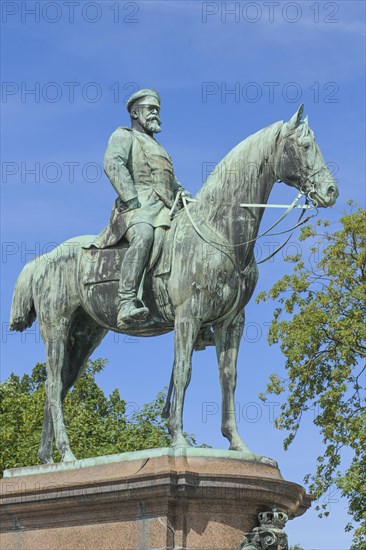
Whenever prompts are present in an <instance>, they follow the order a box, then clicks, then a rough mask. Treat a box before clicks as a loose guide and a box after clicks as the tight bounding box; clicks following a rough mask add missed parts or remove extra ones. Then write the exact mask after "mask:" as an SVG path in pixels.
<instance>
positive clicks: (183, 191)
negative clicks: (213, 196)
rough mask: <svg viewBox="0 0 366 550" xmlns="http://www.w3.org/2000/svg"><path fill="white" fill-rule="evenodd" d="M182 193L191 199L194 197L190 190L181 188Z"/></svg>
mask: <svg viewBox="0 0 366 550" xmlns="http://www.w3.org/2000/svg"><path fill="white" fill-rule="evenodd" d="M181 194H182V195H181V196H182V197H186V198H187V199H191V198H192V195H191V194H190V192H189V191H187V190H186V189H182V190H181Z"/></svg>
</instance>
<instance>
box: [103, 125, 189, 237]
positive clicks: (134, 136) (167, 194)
mask: <svg viewBox="0 0 366 550" xmlns="http://www.w3.org/2000/svg"><path fill="white" fill-rule="evenodd" d="M104 171H105V173H106V175H107V176H108V178H109V180H110V182H111V183H112V185H113V187H114V189H115V190H116V192H117V194H118V198H117V200H116V202H115V204H114V206H113V209H112V214H111V218H110V221H109V225H108V227H106V229H104V230H103V231H102V232H101V233H100V234H99V235H98V237H97V240H96V241H95V242H94V243H93V245H94V246H96V247H97V248H105V247H108V246H113V245H114V244H116V243H117V242H118V241H119V240H120V239H121V238H122V237H123V236H124V234H125V233H126V231H127V230H128V228H129V227H130V226H131V225H133V224H136V223H141V222H145V223H149V224H150V225H152V226H153V227H159V226H166V227H170V216H169V211H170V208H171V207H172V205H173V202H174V198H175V195H176V194H177V192H178V191H179V190H183V187H182V186H181V185H180V183H179V182H178V180H177V179H176V177H175V174H174V170H173V165H172V161H171V158H170V156H169V155H168V153H167V152H166V151H165V149H164V148H163V147H162V146H161V145H160V144H159V143H158V142H157V141H156V140H155V139H154V138H153V137H151V136H149V135H148V134H143V133H142V132H139V131H137V130H133V129H131V128H126V127H124V126H121V127H120V128H117V130H115V132H113V134H112V135H111V137H110V139H109V142H108V147H107V150H106V153H105V157H104ZM133 198H138V199H139V201H140V203H141V208H137V209H130V208H128V205H127V204H126V203H127V201H129V200H131V199H133Z"/></svg>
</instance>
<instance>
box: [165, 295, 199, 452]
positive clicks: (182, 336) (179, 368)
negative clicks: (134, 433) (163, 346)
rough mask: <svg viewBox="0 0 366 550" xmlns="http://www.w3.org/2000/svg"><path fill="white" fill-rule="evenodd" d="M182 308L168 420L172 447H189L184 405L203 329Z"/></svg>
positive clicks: (178, 317) (176, 328) (176, 329)
mask: <svg viewBox="0 0 366 550" xmlns="http://www.w3.org/2000/svg"><path fill="white" fill-rule="evenodd" d="M181 308H182V306H181ZM181 308H179V310H178V311H177V312H176V317H175V323H174V368H173V381H174V396H173V403H172V410H171V413H170V416H169V420H168V429H169V433H170V435H171V436H172V443H171V445H172V447H187V446H188V443H187V441H186V438H185V437H184V435H183V405H184V396H185V393H186V389H187V387H188V384H189V382H190V380H191V371H192V352H193V347H194V344H195V341H196V338H197V334H198V332H199V330H200V328H201V321H199V320H197V321H196V320H195V319H194V318H192V314H191V312H190V311H187V309H186V308H184V309H181Z"/></svg>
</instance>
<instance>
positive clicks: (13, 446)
mask: <svg viewBox="0 0 366 550" xmlns="http://www.w3.org/2000/svg"><path fill="white" fill-rule="evenodd" d="M105 363H106V361H104V360H101V359H98V360H96V361H90V362H89V363H88V365H87V368H86V370H85V371H84V373H83V374H82V376H81V377H80V378H79V380H78V381H77V382H76V384H75V386H74V388H73V389H72V390H71V391H70V392H69V393H68V394H67V396H66V399H65V402H64V415H65V422H66V426H67V430H68V435H69V438H70V443H71V448H72V449H73V451H74V453H75V455H76V456H77V457H78V458H87V457H92V456H99V455H107V454H112V453H122V452H125V451H137V450H141V449H149V448H156V447H167V446H169V445H170V435H169V433H168V430H167V425H166V421H164V420H162V419H161V417H160V414H161V411H162V409H163V407H164V401H165V394H164V393H163V392H161V393H159V394H158V395H157V397H156V399H155V400H154V401H152V402H151V403H148V404H146V405H144V406H143V407H142V408H138V407H137V405H136V404H134V403H132V404H126V402H125V401H124V400H123V399H121V397H120V393H119V391H118V389H115V390H113V391H112V393H111V394H110V396H109V397H106V396H105V395H104V393H103V391H102V390H101V388H100V387H99V386H98V385H97V383H96V381H95V375H96V374H97V373H99V372H100V371H101V370H102V369H103V368H104V365H105ZM45 380H46V366H45V364H41V363H38V364H37V365H36V366H35V367H34V369H33V372H32V374H31V376H29V375H24V376H23V377H22V378H19V376H16V375H15V374H11V375H10V377H9V378H8V379H7V380H6V381H5V382H4V383H2V384H1V385H0V473H1V474H2V472H3V470H4V469H5V468H16V467H20V466H29V465H34V464H38V463H39V460H38V457H37V452H38V448H39V444H40V441H41V433H42V423H43V408H44V401H45V388H44V384H45ZM189 441H190V443H191V444H195V443H196V442H195V440H194V438H193V437H192V436H189ZM54 456H55V460H60V456H59V454H58V452H57V451H55V453H54Z"/></svg>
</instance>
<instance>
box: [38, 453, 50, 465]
mask: <svg viewBox="0 0 366 550" xmlns="http://www.w3.org/2000/svg"><path fill="white" fill-rule="evenodd" d="M38 458H39V460H40V461H41V462H42V464H54V461H53V458H52V456H51V457H45V456H42V455H38Z"/></svg>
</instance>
